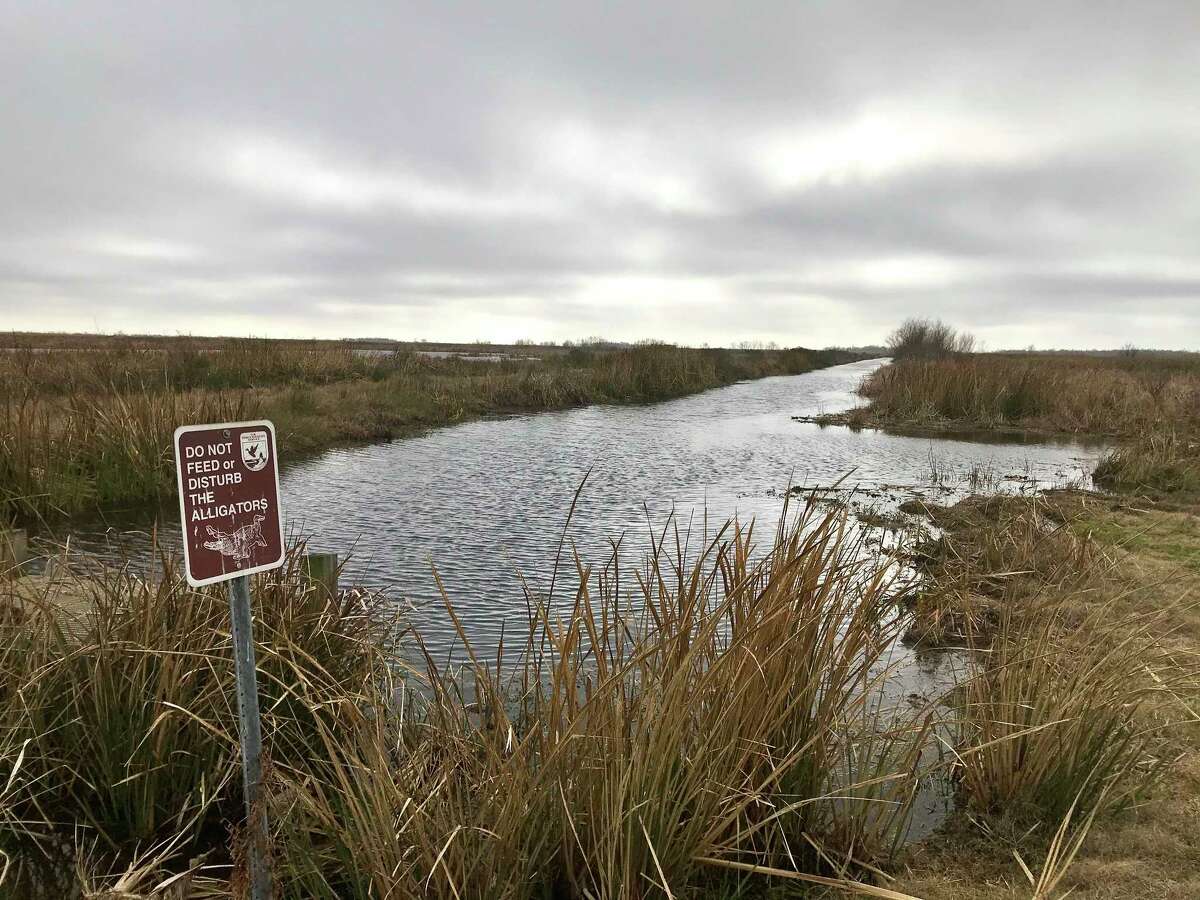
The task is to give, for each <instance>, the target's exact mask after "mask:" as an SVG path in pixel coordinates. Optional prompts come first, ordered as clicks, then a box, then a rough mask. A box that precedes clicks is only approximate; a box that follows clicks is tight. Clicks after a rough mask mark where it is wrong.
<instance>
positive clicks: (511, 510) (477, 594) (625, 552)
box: [74, 362, 1099, 838]
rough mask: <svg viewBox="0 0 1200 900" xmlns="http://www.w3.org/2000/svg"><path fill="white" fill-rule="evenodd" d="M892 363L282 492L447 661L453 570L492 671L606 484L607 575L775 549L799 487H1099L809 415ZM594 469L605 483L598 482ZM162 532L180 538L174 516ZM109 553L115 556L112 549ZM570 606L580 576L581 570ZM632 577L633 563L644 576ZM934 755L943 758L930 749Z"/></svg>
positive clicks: (590, 411) (1064, 470)
mask: <svg viewBox="0 0 1200 900" xmlns="http://www.w3.org/2000/svg"><path fill="white" fill-rule="evenodd" d="M876 365H878V362H867V363H860V364H853V365H847V366H841V367H837V368H833V369H827V370H822V371H817V372H813V373H808V374H806V375H802V376H790V377H780V378H771V379H764V380H759V381H751V382H745V383H740V384H736V385H732V386H730V387H727V388H722V389H718V390H714V391H710V392H707V393H705V394H701V395H696V396H692V397H688V398H685V399H681V400H676V401H671V402H667V403H660V404H654V405H647V406H638V407H610V406H594V407H588V408H583V409H575V410H570V411H566V412H556V413H546V414H540V415H535V416H518V417H511V418H505V419H490V420H483V421H477V422H472V423H468V424H465V425H461V426H457V427H454V428H448V429H443V430H439V431H434V432H431V433H429V434H427V435H424V436H422V437H419V438H415V439H409V440H403V441H397V442H393V443H388V444H376V445H371V446H364V447H359V448H353V449H344V450H335V451H331V452H328V453H326V454H324V455H322V456H320V457H318V458H315V459H312V460H309V461H307V462H304V463H300V464H298V465H295V466H292V467H290V468H285V471H284V474H283V485H282V494H283V498H284V502H285V504H286V506H285V509H286V512H287V515H288V519H289V522H290V526H291V528H292V529H293V530H294V531H295V532H296V533H301V534H308V535H311V536H312V544H313V546H315V547H319V548H322V549H333V550H337V551H339V552H343V553H345V552H347V551H352V554H351V557H350V562H349V565H348V568H347V574H346V580H347V581H348V582H349V583H362V584H365V585H367V586H371V587H379V588H387V589H388V590H389V592H390V593H391V595H392V596H395V597H396V598H398V599H401V598H402V599H403V600H405V601H407V602H408V603H409V604H411V610H410V617H411V619H412V620H413V622H414V624H415V625H416V626H417V627H418V628H419V629H420V631H421V634H422V636H423V637H424V639H425V641H426V644H427V646H428V647H429V649H430V651H431V652H432V653H433V654H434V656H435V657H437V658H438V659H440V660H457V661H461V660H462V656H461V653H460V651H461V647H460V646H459V642H458V639H457V637H456V634H455V629H454V626H453V624H452V622H451V620H450V618H449V616H448V615H447V613H446V611H445V609H444V607H443V606H442V604H441V602H440V600H439V598H438V596H437V590H436V586H435V583H434V580H433V577H432V574H431V567H432V566H433V565H436V566H437V568H438V571H439V573H440V575H441V577H442V580H443V582H444V583H445V585H446V588H447V590H448V592H449V594H450V596H451V598H452V600H453V601H454V604H455V609H456V611H457V613H458V615H459V618H460V620H461V622H462V624H463V627H464V630H465V631H466V633H467V634H468V635H469V637H470V639H471V641H472V643H473V644H474V645H475V647H476V649H477V651H478V652H479V654H480V656H481V657H483V658H491V656H492V653H493V652H494V648H495V647H496V645H497V644H498V643H499V640H500V637H501V634H502V630H503V631H504V633H505V635H506V636H507V639H508V642H509V646H510V647H511V646H512V644H513V639H514V636H516V639H517V643H519V642H520V637H519V636H520V635H522V634H523V632H524V623H525V620H526V616H527V608H526V603H525V597H524V593H523V591H522V588H521V584H520V581H519V578H518V576H517V572H523V573H525V574H526V575H527V576H528V577H529V578H530V579H531V581H532V584H533V587H534V589H535V590H538V591H540V592H543V593H544V592H545V590H546V588H547V582H548V579H549V572H550V571H551V570H552V568H553V565H552V563H553V558H554V555H555V551H556V548H557V547H558V543H559V538H560V536H561V535H562V534H563V528H564V519H565V517H566V512H567V510H568V509H569V508H570V506H571V503H572V499H573V497H574V496H575V492H576V490H577V489H578V487H579V485H580V483H581V482H582V481H583V479H584V477H585V476H588V480H587V484H586V486H585V488H584V490H583V491H582V493H581V495H580V500H579V503H578V506H577V508H576V509H575V513H574V516H573V518H572V521H571V523H570V526H569V528H568V530H567V536H568V538H569V542H568V545H567V548H568V553H569V552H570V548H571V547H572V546H574V547H577V548H578V550H579V552H580V554H581V556H582V557H583V558H584V559H585V560H587V561H589V562H591V563H593V564H595V565H597V566H599V565H601V564H602V563H603V562H604V560H605V559H606V558H607V557H608V555H609V553H610V552H611V546H610V545H609V543H608V542H609V540H610V539H613V540H615V539H617V538H618V537H620V536H621V535H625V537H624V539H623V543H622V557H623V560H624V564H625V566H627V567H631V566H633V565H636V564H637V562H638V561H639V559H640V558H641V557H642V555H643V553H644V551H645V549H646V548H647V547H648V543H649V540H648V534H649V532H650V530H651V529H653V530H654V532H655V533H658V532H659V530H660V529H661V528H663V527H664V525H665V524H666V523H667V522H668V521H669V520H670V519H671V517H672V516H674V521H675V522H677V523H678V524H679V526H680V528H681V529H687V528H688V527H690V528H691V529H692V533H693V538H692V546H696V545H699V544H701V543H702V540H701V535H702V534H703V533H704V532H705V530H706V529H707V531H708V533H709V534H711V533H712V531H713V529H714V528H715V527H716V525H717V523H723V522H724V521H725V520H726V519H727V518H729V517H731V516H737V517H739V518H740V519H741V520H742V521H743V522H745V521H748V520H749V519H751V518H754V519H755V520H756V521H757V522H758V534H759V535H760V543H761V544H769V543H770V535H771V532H772V529H773V527H774V525H775V523H776V521H777V520H778V517H779V515H780V513H781V511H782V510H783V505H784V503H785V499H786V494H787V486H788V484H789V481H790V483H792V484H793V485H803V486H818V485H821V486H828V485H834V484H837V485H838V487H839V490H838V491H837V492H836V494H837V495H838V496H843V495H845V494H846V493H847V490H846V489H848V488H850V487H858V488H860V489H861V494H860V495H859V499H861V501H862V502H876V501H878V502H881V503H885V504H895V503H896V502H898V501H899V500H902V499H904V498H905V497H907V496H912V495H914V494H921V495H924V496H929V497H932V498H934V499H938V500H943V499H948V498H949V497H950V496H951V495H953V494H954V493H960V492H966V491H968V490H971V489H973V488H975V487H984V488H988V487H994V488H996V489H1008V490H1016V489H1023V488H1026V487H1029V486H1031V485H1038V484H1042V485H1049V484H1062V483H1068V482H1083V483H1086V480H1087V474H1086V473H1087V472H1089V471H1090V470H1091V467H1092V464H1093V462H1094V459H1095V458H1096V456H1097V455H1098V452H1099V450H1098V449H1095V448H1088V447H1085V446H1082V445H1079V444H1075V443H1060V444H1055V443H1032V444H1031V443H1021V442H1018V441H1015V440H1014V441H1006V442H998V443H988V444H981V443H975V442H967V441H954V440H946V439H936V440H931V439H929V438H915V437H897V436H890V435H886V434H883V433H880V432H873V431H862V432H853V431H850V430H848V429H844V428H825V429H822V428H820V427H818V426H815V425H809V424H804V423H799V422H796V421H793V419H792V418H791V417H792V416H793V415H805V414H812V413H816V412H821V411H833V410H837V409H841V408H845V407H847V406H850V405H852V404H854V403H855V402H856V397H855V394H854V390H855V388H856V386H857V384H858V382H859V380H860V379H861V377H862V376H863V374H864V373H866V372H869V371H871V370H872V368H873V367H874V366H876ZM589 473H590V474H589ZM162 515H163V519H162V521H163V524H164V528H163V535H164V537H166V538H167V539H168V540H170V539H173V538H174V535H175V523H174V519H173V516H172V514H171V512H170V511H166V512H164V513H163V514H162ZM139 531H140V533H141V535H144V534H145V531H146V525H145V523H143V524H142V527H141V529H139V530H134V531H129V530H119V531H117V532H115V533H114V532H110V533H108V534H105V533H104V532H103V531H101V530H92V531H91V532H90V533H87V532H86V531H85V530H82V529H79V528H76V529H75V534H74V542H75V546H76V547H77V548H80V549H92V550H100V551H104V550H105V548H106V547H109V548H112V547H124V548H126V549H127V550H132V551H133V552H134V553H135V554H136V553H137V552H139V549H140V550H143V551H144V548H145V538H144V536H142V537H139ZM107 552H112V551H111V549H110V550H108V551H107ZM565 565H566V567H567V568H566V570H565V571H564V572H563V573H562V576H561V577H562V581H561V582H560V584H559V587H558V592H557V595H556V596H557V597H558V598H560V599H562V598H569V597H570V595H571V589H572V587H573V583H574V573H573V571H572V566H571V562H570V559H569V558H568V559H567V560H566V561H565ZM626 571H628V568H627V569H626ZM881 664H882V665H884V666H887V667H889V669H890V676H889V677H888V679H887V681H886V684H885V685H884V687H883V690H882V696H881V698H880V699H881V702H882V703H884V704H886V705H891V706H895V705H899V704H904V703H907V702H912V703H913V704H916V705H918V706H923V705H924V704H926V703H927V702H929V701H932V700H933V699H935V698H936V697H938V696H940V695H941V694H942V693H944V691H945V690H946V688H948V687H949V686H950V685H951V684H952V683H953V681H954V679H955V675H956V673H957V670H958V669H959V667H960V664H961V658H960V657H958V656H956V655H955V654H952V653H937V652H926V653H921V652H917V651H915V650H912V649H910V648H907V647H904V646H903V645H900V644H898V643H897V644H896V645H894V646H893V647H892V648H891V650H890V651H889V652H888V653H887V654H886V655H885V658H884V659H883V660H882V661H881ZM928 752H930V753H936V745H934V744H930V746H929V748H928ZM942 787H943V786H942V785H938V784H933V785H928V786H926V788H925V789H923V790H922V791H921V793H920V795H919V798H918V808H917V810H916V817H915V823H914V827H913V828H912V829H911V830H910V831H909V833H908V836H909V837H910V838H915V837H919V836H920V835H922V834H923V833H926V832H927V831H928V830H929V829H930V828H931V827H932V826H933V825H935V824H936V823H937V822H938V821H940V820H941V818H942V816H943V814H944V812H945V810H946V808H947V806H948V804H949V799H948V795H947V793H946V792H945V790H943V789H942Z"/></svg>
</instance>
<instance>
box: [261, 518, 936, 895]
mask: <svg viewBox="0 0 1200 900" xmlns="http://www.w3.org/2000/svg"><path fill="white" fill-rule="evenodd" d="M672 540H673V541H674V547H675V550H674V552H668V551H667V550H666V549H665V547H666V546H668V545H670V544H671V543H672ZM856 540H857V539H856V538H854V537H852V536H851V534H850V530H849V529H848V527H847V519H846V517H845V515H844V514H829V515H821V514H818V513H817V512H816V511H815V507H808V508H806V509H805V510H804V511H803V512H802V513H801V515H800V517H799V518H798V519H797V521H796V522H794V523H792V524H791V525H788V526H787V527H784V528H781V530H780V531H779V532H778V533H777V534H776V536H775V538H774V541H773V544H772V546H771V548H770V550H769V551H768V552H767V553H766V554H765V555H763V556H761V557H756V556H755V555H754V554H753V552H752V551H753V546H754V541H753V534H752V529H751V528H749V527H746V528H743V527H739V526H737V525H736V524H733V523H731V524H729V525H727V526H726V528H725V529H723V530H721V531H720V532H719V534H717V535H716V536H715V537H712V538H711V539H710V540H709V542H708V543H707V544H706V545H705V546H704V548H703V549H702V550H701V551H700V553H699V554H698V555H697V556H696V558H695V559H694V560H690V561H689V559H688V558H687V554H686V551H685V550H684V549H683V548H684V546H685V544H686V541H685V540H683V539H681V537H680V535H678V534H674V535H671V534H666V533H664V534H662V535H660V536H659V540H657V541H656V542H655V543H654V546H653V547H652V548H651V551H650V554H649V559H648V561H647V562H646V564H645V565H644V567H642V568H641V569H640V570H638V571H637V572H636V585H637V587H636V590H635V591H634V593H633V596H630V597H622V595H621V594H620V590H621V588H620V585H621V583H622V581H621V579H622V576H621V574H620V572H619V568H620V558H619V556H618V555H617V554H616V553H615V552H614V556H613V557H612V558H610V559H609V560H607V562H606V563H605V565H604V566H602V567H601V568H599V569H597V570H593V569H591V568H589V567H588V566H587V565H586V564H585V563H584V562H583V561H581V560H578V559H577V560H576V561H575V570H574V576H575V577H574V579H573V580H574V595H573V597H572V598H571V599H570V602H569V605H567V606H563V605H561V603H560V604H559V605H557V606H555V605H552V604H551V603H550V602H549V599H550V598H548V597H541V596H539V595H537V594H536V593H535V592H534V591H533V590H532V589H529V592H528V601H529V608H530V610H531V615H530V621H529V628H528V631H527V632H526V634H525V635H524V636H523V637H522V638H521V639H519V640H518V642H517V644H516V646H515V648H513V650H511V651H510V650H505V649H501V651H500V652H499V654H498V656H497V658H496V659H494V660H484V659H482V658H480V657H479V656H478V655H476V654H475V653H474V651H473V650H472V649H471V645H470V641H469V639H468V636H467V635H466V634H465V633H463V632H460V639H461V640H462V642H463V644H464V645H465V647H466V648H467V651H468V655H469V657H470V659H471V663H470V665H469V667H468V669H469V671H468V674H467V676H466V681H467V684H468V685H469V690H467V691H464V690H462V689H461V688H462V684H461V683H453V684H447V682H446V680H445V678H444V677H443V673H442V671H441V670H440V668H439V667H438V666H437V664H436V663H435V662H434V661H433V660H432V658H430V657H427V667H428V668H427V672H426V682H427V684H428V685H429V686H430V690H429V692H428V693H426V694H424V695H423V696H419V697H414V698H413V700H412V703H411V705H410V706H409V707H408V714H407V716H406V717H405V718H404V720H403V721H402V722H393V723H391V724H390V725H389V724H387V723H384V722H381V721H380V720H378V719H374V718H369V717H363V718H362V719H361V720H359V721H357V722H354V723H352V730H351V732H350V734H351V735H353V737H352V738H351V739H347V735H346V733H345V732H341V733H339V734H336V735H335V734H333V733H330V734H328V735H326V736H325V739H326V741H327V752H326V758H327V760H328V765H329V767H330V772H329V774H328V775H327V776H326V777H325V778H324V779H323V784H321V785H315V784H312V783H307V784H294V783H285V784H283V785H282V786H281V787H280V788H279V790H278V792H277V796H278V797H280V798H283V800H284V802H286V804H287V805H286V811H285V812H282V813H281V814H280V815H278V816H276V819H277V820H278V821H280V822H281V823H286V828H285V830H284V831H283V832H282V833H281V835H280V846H281V847H282V848H284V850H283V852H284V858H283V860H282V862H283V866H284V869H285V871H286V873H287V877H288V878H289V879H290V880H291V881H292V882H293V883H295V884H297V885H300V886H302V888H301V892H302V893H304V894H305V895H306V896H314V897H390V896H397V897H400V896H411V895H414V894H422V895H427V896H434V897H468V896H481V895H482V893H481V892H484V893H487V895H488V896H494V897H531V896H543V895H544V892H546V891H549V890H556V891H561V892H564V893H563V894H562V895H564V896H579V897H595V898H641V897H653V896H664V897H665V896H678V895H679V893H680V892H682V891H685V890H686V889H687V888H688V886H691V887H692V889H695V888H696V887H697V886H700V885H703V884H705V883H706V882H707V881H710V880H712V879H714V878H717V877H719V876H720V874H721V873H720V867H722V866H733V865H739V866H741V865H748V866H751V867H754V866H762V865H767V866H774V867H779V868H781V869H783V870H784V874H785V875H791V877H802V876H805V875H816V874H819V873H824V876H825V877H831V878H832V879H833V880H834V881H835V882H837V881H839V880H842V879H846V878H847V877H848V876H850V875H855V876H859V877H861V876H862V875H863V874H864V873H865V872H868V871H869V870H870V868H871V863H873V862H877V861H878V860H879V859H880V857H881V856H886V855H887V853H888V852H889V851H890V849H891V848H892V847H893V846H894V843H895V841H896V833H897V830H898V829H899V825H900V823H901V822H902V821H903V820H904V819H905V818H906V816H907V814H908V811H909V810H910V808H911V791H912V783H911V759H910V758H909V757H908V755H907V754H906V753H901V754H899V757H900V758H899V759H898V758H897V755H896V754H894V753H890V752H883V743H882V742H883V741H884V739H885V738H884V735H885V734H886V735H888V736H891V737H892V739H893V740H894V741H895V743H896V744H900V743H903V746H904V747H905V749H906V750H907V749H908V748H909V747H910V746H911V743H910V742H911V739H912V734H911V733H909V732H907V731H905V732H902V733H903V737H904V738H905V739H904V740H903V741H902V740H901V739H900V738H898V737H896V735H897V734H898V733H899V732H897V731H896V730H894V728H888V729H881V728H880V725H881V723H883V722H885V721H887V717H886V716H883V715H882V714H879V713H878V711H877V710H873V709H872V708H871V706H870V700H869V698H870V697H871V696H872V689H873V687H874V686H876V685H877V683H878V681H879V679H881V678H882V677H883V676H882V673H881V670H880V668H879V663H880V661H881V659H882V657H883V656H884V654H885V653H886V652H887V649H888V647H889V646H890V643H891V639H892V638H893V637H894V629H895V625H894V624H892V622H891V620H890V617H889V615H888V612H887V610H888V607H889V602H888V590H889V587H890V585H891V578H892V575H890V574H888V570H887V569H886V568H880V569H872V568H871V567H869V566H867V565H865V564H864V563H863V561H862V557H861V556H860V555H858V551H859V550H860V549H861V548H859V547H858V546H857V545H856V544H855V541H856ZM444 599H445V605H446V610H447V614H448V615H450V616H451V618H452V619H453V620H454V621H455V622H457V618H456V617H455V615H454V607H453V603H452V601H451V600H450V599H449V597H448V596H446V595H444ZM510 652H515V653H516V654H517V658H516V659H515V660H510V659H506V656H507V654H508V653H510ZM467 696H470V697H473V698H474V699H473V700H471V701H470V702H467V701H466V697H467ZM910 727H911V725H910ZM918 730H919V728H918ZM888 749H889V750H890V749H894V748H892V747H889V748H888ZM367 772H370V773H372V774H371V777H369V778H364V777H362V776H363V773H367ZM281 827H282V826H281ZM348 860H355V861H356V865H354V866H352V867H347V864H346V863H347V861H348ZM846 884H847V886H848V887H850V888H851V889H855V890H863V891H866V890H868V889H869V887H868V886H865V885H864V886H861V887H856V886H855V883H854V882H853V881H847V882H846Z"/></svg>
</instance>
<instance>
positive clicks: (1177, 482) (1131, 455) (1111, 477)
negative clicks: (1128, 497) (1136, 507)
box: [1093, 429, 1200, 494]
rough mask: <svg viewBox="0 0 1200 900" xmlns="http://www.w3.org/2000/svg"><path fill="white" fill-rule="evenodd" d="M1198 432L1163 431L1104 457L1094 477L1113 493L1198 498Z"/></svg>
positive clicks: (1199, 480)
mask: <svg viewBox="0 0 1200 900" xmlns="http://www.w3.org/2000/svg"><path fill="white" fill-rule="evenodd" d="M1198 435H1200V432H1192V433H1191V434H1188V433H1186V432H1181V431H1177V430H1175V429H1163V430H1160V431H1158V432H1151V433H1149V434H1146V435H1143V436H1141V437H1139V438H1137V439H1135V440H1133V441H1130V442H1129V443H1126V444H1124V445H1123V446H1120V447H1117V448H1116V449H1114V450H1112V451H1110V452H1109V453H1107V454H1105V456H1104V457H1103V458H1102V459H1101V460H1100V463H1099V464H1098V465H1097V466H1096V471H1095V473H1094V474H1093V477H1094V478H1095V480H1096V483H1097V484H1098V485H1101V486H1102V487H1105V488H1109V489H1112V490H1120V491H1132V492H1140V493H1145V492H1149V493H1152V494H1179V493H1187V494H1200V436H1198Z"/></svg>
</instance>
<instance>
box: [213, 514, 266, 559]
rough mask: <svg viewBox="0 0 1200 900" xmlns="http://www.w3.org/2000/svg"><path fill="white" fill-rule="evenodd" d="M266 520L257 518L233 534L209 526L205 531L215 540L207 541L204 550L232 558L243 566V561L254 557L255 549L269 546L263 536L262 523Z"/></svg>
mask: <svg viewBox="0 0 1200 900" xmlns="http://www.w3.org/2000/svg"><path fill="white" fill-rule="evenodd" d="M265 519H266V517H265V516H255V517H254V521H253V522H252V523H251V524H249V525H243V526H242V527H241V528H239V529H238V530H237V531H232V532H224V531H219V530H218V529H216V528H213V527H212V526H211V525H209V526H207V527H206V528H205V529H204V530H205V531H207V532H208V535H209V537H211V538H213V540H211V541H205V542H204V548H205V549H206V550H216V551H218V552H219V553H220V554H221V555H222V556H232V557H233V558H234V559H235V560H237V562H238V564H239V565H241V563H242V561H243V560H247V559H249V558H250V557H251V556H253V555H254V550H255V548H257V547H266V546H267V542H266V541H264V540H263V536H262V523H263V522H264V521H265Z"/></svg>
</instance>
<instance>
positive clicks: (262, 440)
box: [242, 431, 270, 472]
mask: <svg viewBox="0 0 1200 900" xmlns="http://www.w3.org/2000/svg"><path fill="white" fill-rule="evenodd" d="M242 462H244V463H245V464H246V468H247V469H249V470H250V471H251V472H258V471H259V470H261V469H265V468H266V466H267V463H268V462H270V460H269V459H268V453H267V433H266V432H265V431H243V432H242Z"/></svg>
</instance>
